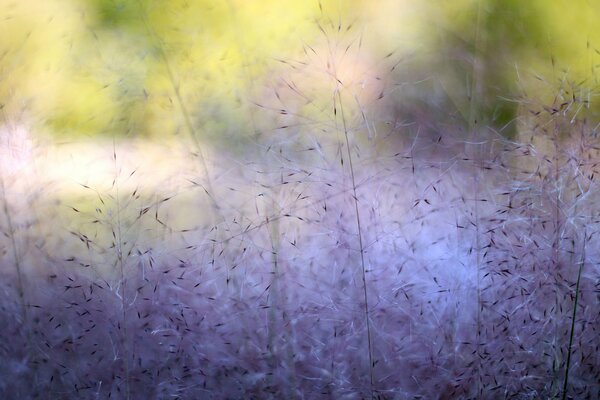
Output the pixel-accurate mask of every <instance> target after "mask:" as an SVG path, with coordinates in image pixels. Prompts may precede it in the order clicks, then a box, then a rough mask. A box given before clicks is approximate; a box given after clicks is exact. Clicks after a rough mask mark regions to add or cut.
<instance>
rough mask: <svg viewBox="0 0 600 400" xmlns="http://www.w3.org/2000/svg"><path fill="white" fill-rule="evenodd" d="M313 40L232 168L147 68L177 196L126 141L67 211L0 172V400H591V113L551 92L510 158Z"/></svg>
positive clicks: (344, 33) (583, 101)
mask: <svg viewBox="0 0 600 400" xmlns="http://www.w3.org/2000/svg"><path fill="white" fill-rule="evenodd" d="M144 23H145V24H146V25H145V27H146V29H147V30H148V31H150V32H151V33H152V37H153V40H155V41H157V43H159V44H160V38H157V35H156V33H155V32H154V31H153V30H152V28H151V26H149V22H148V21H147V20H145V22H144ZM318 28H319V30H320V31H321V32H322V35H323V36H322V46H321V47H317V46H308V45H306V46H305V48H304V53H303V54H304V55H303V56H302V57H301V58H299V59H287V60H280V62H279V65H277V66H274V67H273V74H272V76H274V77H276V78H273V80H272V81H271V82H270V83H269V85H267V86H268V87H267V88H266V89H265V93H267V92H268V94H262V95H260V96H258V95H256V98H253V99H252V104H253V105H254V107H255V110H254V112H255V113H256V115H254V116H253V118H254V121H256V126H254V127H252V130H253V131H254V130H255V129H259V130H260V129H263V128H264V127H261V126H262V125H266V124H267V122H265V121H268V123H269V124H272V125H273V126H271V127H270V128H269V129H267V128H264V129H263V130H262V131H261V132H260V135H256V136H255V137H253V139H252V141H251V146H250V147H249V148H248V149H247V151H245V152H243V153H240V152H238V153H235V152H233V151H232V152H231V153H224V154H211V152H209V151H205V149H202V148H200V146H201V140H200V136H201V135H200V133H199V131H198V130H196V129H195V128H194V123H193V118H192V117H191V115H190V114H191V113H192V111H191V110H192V107H190V106H188V105H187V104H186V103H185V98H184V96H182V95H181V93H180V92H179V83H178V80H177V79H178V78H177V77H176V74H175V71H173V66H171V65H170V64H169V59H168V57H169V55H168V53H167V52H166V51H165V48H164V47H161V48H160V51H159V53H160V57H162V59H163V60H164V62H165V64H166V67H167V69H168V75H169V76H168V77H167V79H168V81H169V82H170V83H171V86H172V89H173V91H174V94H175V97H176V101H177V102H178V105H179V106H180V109H181V112H182V113H183V114H184V125H185V127H186V129H188V132H189V137H188V138H187V139H184V140H187V141H186V142H185V143H188V142H190V143H191V144H192V146H191V147H192V149H191V150H190V149H189V148H188V147H187V146H185V145H182V144H181V142H167V143H168V146H167V145H166V144H165V145H164V148H161V150H160V151H162V154H163V157H169V160H170V162H172V163H173V164H172V165H171V167H168V166H165V169H168V168H172V169H168V171H169V174H166V176H161V177H160V178H159V176H158V173H157V171H156V170H153V168H156V165H153V164H152V163H146V165H132V164H136V161H134V162H131V160H127V157H126V156H125V155H123V154H128V152H129V154H133V152H132V150H131V148H129V147H128V146H132V145H131V144H128V143H127V142H126V141H113V142H112V143H111V144H110V146H107V147H106V148H107V149H108V148H110V149H109V150H110V151H107V152H106V154H105V155H102V156H101V157H100V158H99V160H98V161H96V162H98V163H102V162H104V161H106V165H107V171H106V174H105V175H103V176H104V178H103V179H101V180H98V179H96V180H95V181H94V183H90V182H67V183H63V185H66V186H69V190H66V191H64V192H60V193H58V192H56V193H54V192H52V190H53V189H52V187H49V186H36V184H31V183H32V182H39V185H42V182H43V179H41V178H40V179H37V180H36V179H31V180H28V181H27V182H25V181H19V180H18V179H17V175H16V173H15V172H14V171H13V170H10V169H9V168H8V164H6V165H5V163H2V160H0V167H2V169H1V170H0V173H1V175H0V178H1V180H0V196H1V198H0V206H1V207H2V210H1V212H2V219H1V220H0V228H1V229H2V233H3V235H2V237H1V238H0V246H1V247H0V249H1V251H0V262H1V266H2V270H1V271H0V272H1V273H2V276H3V278H4V279H3V281H2V283H1V285H0V296H1V298H0V300H1V303H0V304H1V308H0V323H1V324H2V329H0V343H2V345H0V358H1V359H2V362H1V363H0V393H1V394H2V396H3V398H22V399H26V398H77V399H86V398H90V399H98V398H119V399H120V398H123V399H126V398H148V399H151V398H156V399H159V398H161V399H162V398H181V399H197V398H214V399H225V398H227V399H249V398H256V399H262V398H273V399H275V398H286V399H288V398H289V399H292V398H298V399H301V398H306V399H312V398H334V399H362V398H368V399H405V398H406V399H408V398H410V399H413V398H423V399H475V398H491V399H496V398H498V399H509V398H514V399H534V398H563V399H567V398H582V399H585V398H588V399H593V398H596V397H597V395H598V393H599V392H600V384H599V383H598V382H599V378H600V368H599V365H600V358H599V357H600V356H599V354H600V353H599V352H598V346H599V343H598V340H599V339H598V338H599V337H600V335H599V333H600V319H599V317H598V302H599V285H600V271H599V270H598V267H597V265H598V262H597V258H598V256H599V255H598V254H597V251H596V250H595V249H597V248H598V245H599V243H597V241H598V227H599V225H598V224H599V220H598V213H597V210H596V208H595V204H596V202H597V201H598V199H599V194H600V192H599V191H598V186H597V184H596V182H597V181H596V179H597V178H596V177H597V172H598V171H597V169H598V166H599V165H600V164H599V163H598V161H597V160H598V156H600V139H598V137H597V129H598V125H596V124H595V122H594V115H593V107H592V105H593V104H592V103H593V99H594V96H595V95H596V94H595V93H594V92H593V91H592V90H591V89H585V88H584V87H583V86H581V85H580V84H579V85H578V84H576V83H571V82H569V81H568V80H567V79H566V78H561V79H560V80H559V81H558V82H545V83H546V84H547V88H550V91H551V93H552V96H547V97H548V98H550V99H551V101H542V100H539V99H533V98H530V97H526V96H523V97H522V98H519V99H514V101H515V102H516V103H518V105H519V108H520V114H519V118H518V120H517V121H515V124H516V125H517V126H518V135H517V136H516V137H512V138H510V139H509V138H507V137H505V136H503V135H501V134H500V133H498V132H497V131H496V130H494V129H492V127H491V126H482V125H481V124H479V123H476V122H475V120H476V114H477V112H476V105H475V104H474V103H475V102H476V98H471V104H472V106H473V109H472V110H471V111H470V115H468V118H467V120H459V119H457V122H456V125H455V126H449V125H448V124H447V121H448V120H449V119H448V118H446V117H444V119H443V121H444V122H443V123H440V124H437V123H436V116H435V115H429V114H428V112H429V110H427V109H418V107H417V109H416V111H415V112H416V113H417V111H418V113H417V114H418V115H415V116H414V118H412V116H411V115H410V114H406V113H403V112H399V111H398V110H397V109H396V108H395V105H394V102H393V101H390V102H386V101H385V100H386V99H387V98H388V97H393V96H395V94H394V90H395V88H404V87H408V86H411V85H414V86H418V85H419V83H418V82H416V83H410V82H397V81H395V79H396V78H397V76H398V75H396V74H397V70H398V69H401V68H402V64H401V63H400V62H399V61H398V60H397V59H396V56H395V55H394V53H393V52H391V53H389V54H387V55H386V56H384V57H381V59H378V60H372V62H366V61H364V59H368V57H366V56H365V57H362V55H363V52H364V49H362V48H361V42H362V34H361V33H356V34H355V33H354V30H353V29H352V27H351V26H349V25H344V24H343V23H342V22H333V21H329V20H326V19H323V20H319V21H318ZM161 46H162V45H161ZM358 60H363V61H361V62H358ZM474 80H475V79H474ZM474 86H475V84H474ZM472 95H474V93H472ZM541 98H542V97H541ZM424 115H426V118H427V119H429V120H428V121H426V122H422V121H423V118H424V117H423V116H424ZM406 118H408V119H406ZM457 118H458V117H457ZM450 119H451V118H450ZM0 134H2V135H5V133H4V132H0ZM3 140H4V139H3ZM0 143H1V144H2V146H3V148H8V145H7V144H6V143H5V142H4V141H3V142H0ZM146 156H148V154H146ZM31 157H32V161H31V162H32V163H39V164H40V165H43V163H44V156H43V155H35V154H34V155H32V156H31ZM102 160H104V161H102ZM140 164H143V163H142V162H140ZM11 165H15V164H11ZM36 174H38V175H39V174H42V172H41V170H39V169H38V170H36V171H35V174H34V176H35V175H36ZM90 179H91V178H90ZM24 183H27V185H25V184H24ZM29 184H31V186H28V185H29ZM39 191H42V192H45V196H44V197H45V198H46V200H44V199H43V198H40V196H36V195H35V193H37V192H39ZM73 193H77V195H73ZM48 199H51V200H48ZM44 201H46V205H44V204H45V203H44ZM48 204H50V206H48ZM42 211H43V212H42Z"/></svg>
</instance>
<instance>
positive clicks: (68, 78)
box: [0, 0, 600, 146]
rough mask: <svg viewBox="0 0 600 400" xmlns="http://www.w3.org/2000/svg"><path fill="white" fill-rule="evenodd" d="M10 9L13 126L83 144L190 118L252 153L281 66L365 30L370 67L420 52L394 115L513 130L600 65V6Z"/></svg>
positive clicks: (118, 1)
mask: <svg viewBox="0 0 600 400" xmlns="http://www.w3.org/2000/svg"><path fill="white" fill-rule="evenodd" d="M0 16H1V22H0V37H1V39H0V103H1V106H2V110H3V112H2V114H0V118H2V120H3V122H4V123H6V122H15V121H17V122H18V121H26V122H27V123H28V124H29V125H30V126H33V127H34V128H35V130H36V131H38V132H45V133H49V134H51V135H52V136H54V137H57V138H68V139H69V140H71V139H81V138H88V137H97V136H111V137H114V136H136V137H140V136H141V137H148V138H161V137H165V136H169V137H170V136H172V135H177V134H179V133H181V132H182V131H184V130H186V121H185V113H186V112H187V114H188V116H189V120H190V122H191V124H192V125H193V131H194V135H196V136H197V138H198V139H200V140H202V141H209V142H212V143H215V144H222V145H223V144H224V145H226V146H231V144H233V143H236V144H240V145H243V143H244V140H247V139H248V138H252V137H254V136H255V135H257V134H259V133H260V132H259V131H260V130H261V129H263V128H264V126H263V125H266V124H265V123H264V121H257V120H256V118H257V117H256V115H257V114H256V107H255V106H254V105H253V104H254V103H255V102H262V101H268V100H265V97H266V96H267V97H268V96H272V92H270V91H268V90H266V88H268V87H270V86H271V85H272V82H273V80H274V76H276V75H274V74H275V73H276V72H275V71H277V68H276V66H277V65H280V64H281V63H279V61H278V60H284V61H285V60H298V59H301V58H302V54H303V53H302V52H303V50H305V49H306V48H307V46H310V47H311V48H323V47H322V46H321V47H320V44H321V45H322V44H323V43H325V42H328V43H330V44H331V43H334V44H335V43H336V42H339V43H341V42H343V41H344V40H346V39H348V40H350V39H351V38H356V37H360V40H361V41H363V43H362V50H361V54H362V55H363V56H364V57H365V59H369V60H378V59H381V58H383V57H385V55H386V54H388V53H389V52H392V51H393V52H394V55H393V57H394V58H397V59H402V57H404V56H409V59H410V61H407V62H406V63H404V62H401V63H400V64H399V65H398V67H397V68H395V69H394V71H393V73H390V72H389V71H388V73H389V74H391V75H392V78H393V79H394V80H396V81H399V82H403V81H407V82H408V81H418V80H421V82H422V83H420V84H419V85H415V86H413V87H412V88H407V89H406V90H397V91H394V92H393V95H390V96H386V98H385V99H384V101H385V102H386V104H387V105H388V106H390V108H391V109H396V110H397V111H396V112H398V113H400V114H401V115H402V116H404V117H406V118H409V119H410V118H411V116H412V115H413V114H414V113H415V112H416V111H420V112H421V114H422V113H423V112H424V113H425V115H426V118H427V116H428V115H431V118H438V119H440V120H443V118H444V117H443V115H451V116H453V118H454V119H453V121H456V120H458V121H459V123H464V124H468V123H469V121H468V119H469V115H471V116H473V115H474V116H475V117H474V118H475V119H477V120H478V123H484V124H488V125H489V126H491V127H493V128H494V129H499V130H502V129H503V130H502V132H503V133H504V134H506V135H507V136H510V135H511V134H512V132H513V130H514V126H513V125H514V124H513V123H512V122H513V121H514V119H515V117H516V116H517V115H518V113H519V110H518V106H517V104H518V103H517V102H515V101H513V100H516V99H519V98H521V97H522V96H523V95H527V96H531V95H532V93H531V92H532V90H534V89H533V88H534V87H535V86H536V84H538V83H539V81H540V79H537V78H536V76H538V77H543V78H544V79H546V80H547V81H548V82H549V85H553V84H556V85H558V84H559V82H560V81H561V80H563V79H565V76H568V79H569V80H571V81H573V82H576V83H577V84H581V85H583V86H586V87H589V88H592V89H594V88H595V87H596V86H597V73H596V69H597V64H600V53H599V52H598V51H597V50H596V49H597V48H598V47H600V30H598V29H595V28H596V25H597V22H598V21H600V3H599V2H595V1H585V0H571V1H567V0H556V1H547V0H528V1H519V0H479V1H474V0H452V1H443V0H427V1H419V2H415V1H407V0H402V1H398V0H395V1H392V0H384V1H359V0H350V1H326V0H323V1H321V2H318V1H276V0H260V1H258V0H254V1H243V0H223V1H214V0H213V1H208V0H169V1H167V0H139V1H138V0H44V1H39V0H0ZM338 24H342V25H344V26H348V25H350V24H352V28H351V30H349V31H347V32H346V31H345V30H344V31H341V32H336V30H335V27H336V25H338ZM319 26H324V27H327V26H330V28H328V29H325V31H326V34H325V35H324V34H323V32H322V31H321V30H320V29H319ZM344 36H346V37H344ZM347 42H348V41H346V42H344V43H347ZM324 57H325V56H324ZM373 64H374V65H377V63H376V62H374V63H373ZM565 71H568V74H565ZM381 72H385V71H381ZM536 80H537V82H536ZM324 93H326V92H324ZM326 95H329V96H330V95H331V94H330V93H328V94H324V96H326ZM471 95H475V96H477V102H475V103H472V102H471V101H470V99H471ZM178 96H179V97H180V99H181V103H183V104H184V107H185V110H181V107H180V105H179V102H178V99H177V97H178ZM539 96H542V95H541V94H540V95H539ZM542 100H543V99H542ZM472 104H475V110H470V107H473V105H472ZM428 110H431V111H429V112H428ZM182 111H185V112H182ZM470 111H471V113H470ZM472 111H475V113H474V114H473V112H472ZM436 116H437V117H436ZM470 122H471V123H472V122H473V121H470Z"/></svg>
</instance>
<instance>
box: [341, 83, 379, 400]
mask: <svg viewBox="0 0 600 400" xmlns="http://www.w3.org/2000/svg"><path fill="white" fill-rule="evenodd" d="M338 89H339V88H338ZM336 92H337V97H338V102H339V104H340V113H341V116H342V124H343V127H344V138H345V140H346V150H347V152H348V164H349V166H350V177H351V180H352V197H353V199H354V211H355V215H356V227H357V229H358V244H359V248H360V265H361V272H362V283H363V297H364V300H365V321H366V325H367V345H368V348H369V378H370V389H371V397H372V398H374V377H373V343H372V338H371V320H370V317H369V295H368V291H367V275H366V267H365V249H364V245H363V239H362V226H361V221H360V212H359V207H358V195H357V190H356V178H355V175H354V165H353V163H352V151H351V149H350V139H349V138H348V136H349V135H348V128H347V126H346V117H345V115H344V105H343V104H342V95H341V93H340V91H339V90H336Z"/></svg>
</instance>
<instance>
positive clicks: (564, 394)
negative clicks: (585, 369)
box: [562, 231, 588, 400]
mask: <svg viewBox="0 0 600 400" xmlns="http://www.w3.org/2000/svg"><path fill="white" fill-rule="evenodd" d="M587 240H588V237H587V231H586V232H584V235H583V249H582V250H581V262H580V263H579V271H578V272H577V283H576V284H575V300H574V302H573V316H572V318H571V333H570V335H569V347H568V348H567V364H566V366H565V381H564V384H563V390H562V400H566V399H567V385H568V384H569V368H570V367H571V350H572V348H573V337H574V336H575V319H576V318H577V302H578V300H579V283H580V282H581V273H582V271H583V267H584V266H585V245H586V242H587Z"/></svg>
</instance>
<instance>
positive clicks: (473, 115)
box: [468, 0, 484, 396]
mask: <svg viewBox="0 0 600 400" xmlns="http://www.w3.org/2000/svg"><path fill="white" fill-rule="evenodd" d="M483 1H484V0H479V2H478V8H477V24H476V27H475V29H476V30H475V51H474V57H473V72H472V76H471V92H470V98H469V116H468V118H469V121H468V124H469V125H468V126H469V135H470V137H471V142H472V143H473V145H475V146H477V147H476V149H477V150H476V152H475V155H474V157H475V160H474V161H475V162H474V164H475V171H474V173H473V178H474V181H475V182H474V186H475V187H474V201H475V205H474V216H473V217H474V219H475V221H474V222H475V256H476V268H477V283H476V284H477V311H476V318H477V322H476V323H477V332H476V342H477V343H476V344H475V346H476V357H477V395H478V396H480V395H481V394H482V393H481V390H482V387H481V386H482V385H481V380H482V375H481V357H480V354H481V350H480V346H481V311H482V302H481V239H480V232H479V200H480V199H479V192H480V187H479V181H480V173H481V171H480V168H481V165H480V163H481V149H480V147H479V146H481V145H480V144H479V143H478V141H477V140H476V139H477V136H478V134H477V132H476V126H477V123H478V121H477V119H478V112H477V106H476V104H477V103H476V95H478V94H480V93H479V92H480V90H481V79H480V76H479V68H480V66H479V56H480V53H481V34H480V29H481V18H482V13H483V7H482V3H483Z"/></svg>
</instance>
